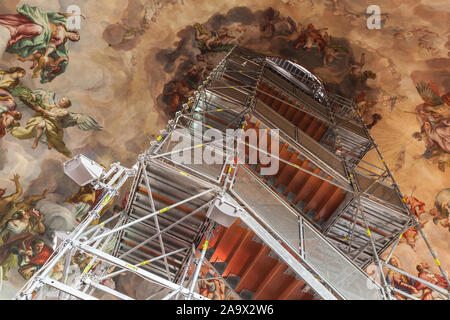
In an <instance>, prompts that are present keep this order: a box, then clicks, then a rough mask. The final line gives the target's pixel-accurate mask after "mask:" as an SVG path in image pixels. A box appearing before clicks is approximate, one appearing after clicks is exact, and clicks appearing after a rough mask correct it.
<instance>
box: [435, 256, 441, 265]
mask: <svg viewBox="0 0 450 320" xmlns="http://www.w3.org/2000/svg"><path fill="white" fill-rule="evenodd" d="M434 261H436V264H437V265H438V267H440V266H441V264H440V262H439V260H438V258H436V259H434Z"/></svg>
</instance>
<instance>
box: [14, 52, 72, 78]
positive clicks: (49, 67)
mask: <svg viewBox="0 0 450 320" xmlns="http://www.w3.org/2000/svg"><path fill="white" fill-rule="evenodd" d="M18 59H19V60H20V61H22V62H26V61H31V62H32V65H31V67H30V69H31V70H33V69H34V70H33V75H32V77H31V78H33V79H35V78H37V77H39V75H40V73H41V71H42V70H44V73H49V74H50V75H51V76H53V75H55V74H56V73H57V72H59V71H61V63H62V62H63V61H69V58H68V57H60V58H58V59H54V58H52V57H51V56H49V57H47V59H46V58H45V55H44V53H41V52H38V51H34V52H33V53H32V54H30V55H29V56H28V57H26V58H21V57H19V58H18Z"/></svg>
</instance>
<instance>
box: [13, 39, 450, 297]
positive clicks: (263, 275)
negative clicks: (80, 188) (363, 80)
mask: <svg viewBox="0 0 450 320" xmlns="http://www.w3.org/2000/svg"><path fill="white" fill-rule="evenodd" d="M358 116H359V115H358V114H357V112H355V108H354V106H353V104H352V103H351V101H349V100H347V99H345V98H342V97H339V96H337V95H334V96H332V95H330V94H327V93H326V90H325V87H324V85H323V84H322V83H321V81H320V80H319V79H318V78H317V77H315V76H314V75H312V74H311V73H309V72H308V71H307V70H306V69H304V68H303V67H301V66H299V65H298V64H296V63H292V62H290V61H287V60H283V59H281V58H273V57H265V56H263V55H261V54H258V53H255V52H252V51H250V50H248V49H245V48H241V47H235V48H233V49H232V50H231V51H230V52H229V53H228V54H227V55H226V56H224V58H223V60H222V61H221V62H220V63H219V64H218V65H217V66H216V68H215V69H214V70H213V71H212V72H211V73H210V75H209V76H208V78H207V79H206V80H205V81H204V82H203V84H202V85H201V86H200V87H199V88H198V90H197V91H196V92H195V93H194V95H193V96H192V97H190V98H189V100H188V101H187V103H186V104H184V105H183V110H181V111H179V112H177V113H176V117H175V119H173V120H171V121H169V123H168V125H167V128H166V129H164V130H163V131H162V132H161V135H160V136H159V137H158V138H157V140H156V141H154V142H153V143H152V144H151V146H150V148H149V149H148V150H147V151H146V152H145V153H144V154H142V155H141V156H139V158H138V161H137V163H136V165H135V166H134V167H133V168H132V169H125V168H123V167H121V166H120V165H119V164H117V165H115V168H116V169H114V170H118V172H120V174H121V175H124V176H123V178H121V179H119V177H118V176H117V177H115V176H114V170H110V171H109V172H108V173H105V174H104V175H102V176H101V177H100V178H99V179H98V181H97V182H96V183H95V187H96V188H100V189H103V190H104V198H103V200H102V201H100V202H99V203H98V204H97V206H96V207H95V208H94V210H93V211H92V212H91V213H90V214H89V215H88V216H87V217H86V219H85V220H84V221H83V222H82V223H81V224H80V225H79V226H78V227H77V229H76V230H74V231H73V232H72V233H71V234H70V235H67V236H65V237H64V239H60V244H59V246H58V247H57V248H55V253H54V255H53V257H52V259H51V260H49V262H48V263H47V264H46V265H45V266H44V267H43V268H41V269H40V270H39V271H38V272H37V273H36V274H35V275H34V276H33V277H32V278H31V279H30V281H29V282H28V283H27V284H26V285H25V287H24V288H23V289H22V290H20V291H19V293H18V294H17V296H16V298H17V299H91V298H101V297H103V295H104V294H109V295H112V296H114V297H115V298H118V299H136V298H137V297H136V296H133V295H132V294H131V293H130V292H125V291H123V290H122V291H120V290H118V289H117V290H116V289H114V288H111V287H109V286H107V285H106V282H105V281H106V280H108V279H112V278H116V277H122V276H123V275H124V274H127V275H132V276H137V277H140V278H141V279H142V280H143V281H145V282H148V287H147V288H148V297H147V299H152V298H158V299H205V297H204V296H202V295H201V294H200V293H201V292H202V291H201V283H202V281H207V280H208V279H216V278H218V279H221V280H223V282H224V284H225V285H226V286H227V287H228V288H229V290H230V291H231V292H232V293H233V294H234V295H235V297H236V298H237V299H298V300H304V299H331V300H333V299H374V300H378V299H391V298H394V297H393V294H392V293H393V292H396V290H397V289H396V288H392V287H391V286H390V285H389V284H388V283H386V280H385V277H384V274H383V272H384V271H383V270H384V268H386V267H388V268H391V267H392V266H390V264H389V260H390V257H391V255H392V252H391V253H390V255H389V258H388V259H386V260H384V261H383V260H381V258H380V256H381V254H382V253H383V252H385V251H386V250H387V249H388V248H389V247H391V246H393V248H394V249H395V247H396V245H397V243H398V240H399V236H400V235H401V234H402V233H403V232H404V231H405V230H406V229H407V228H409V227H410V226H413V225H416V224H417V221H415V219H414V216H413V215H411V214H410V212H409V209H408V207H407V206H406V205H405V203H404V202H403V201H402V196H401V194H400V192H399V190H398V187H397V185H396V184H395V181H394V180H393V178H392V175H391V174H390V172H389V169H388V168H387V166H386V165H385V163H384V159H383V158H382V157H381V154H380V161H381V165H379V164H371V163H368V162H366V161H364V160H363V157H364V155H365V154H366V153H367V152H378V153H379V151H378V148H377V147H376V144H375V143H374V141H373V139H372V138H371V137H370V135H369V133H368V132H367V129H366V128H365V126H364V124H363V122H362V121H361V119H360V118H359V117H358ZM230 130H233V131H230ZM255 130H257V132H258V133H259V134H258V135H257V136H254V139H253V141H252V137H251V133H252V132H255ZM247 139H248V140H247ZM247 141H249V142H247ZM205 154H208V155H209V156H210V157H209V158H208V159H209V160H211V159H219V160H220V161H209V160H208V159H205V158H204V155H205ZM269 160H270V161H269ZM271 161H272V162H271ZM273 161H275V162H276V163H278V169H277V170H275V171H274V172H271V173H266V172H267V170H266V169H269V168H270V166H271V164H272V163H273ZM117 174H118V173H117ZM130 176H132V177H134V181H133V184H132V187H131V190H130V197H129V200H128V203H127V207H126V208H125V210H124V211H123V212H121V213H120V214H118V215H116V216H112V217H111V218H108V219H107V220H104V221H102V222H101V223H100V224H99V225H96V226H92V225H91V222H92V221H95V219H98V218H99V212H100V211H101V209H102V208H103V207H104V206H105V205H106V204H107V203H108V202H109V201H112V199H113V197H114V196H116V195H117V193H118V190H119V189H120V187H121V186H122V185H123V183H124V182H125V180H126V178H128V177H130ZM111 177H113V178H112V179H111ZM114 177H115V178H114ZM111 181H112V182H111ZM117 181H119V182H117ZM111 225H112V226H111ZM106 226H110V227H106ZM80 253H81V254H85V255H87V256H88V258H89V263H88V265H87V266H86V267H84V269H83V270H82V272H80V273H79V274H77V273H76V272H73V271H71V270H72V269H73V268H72V269H71V261H72V259H71V258H72V257H73V256H75V255H77V254H80ZM432 254H433V255H434V252H432ZM61 262H64V272H63V277H62V278H56V279H55V277H53V276H52V274H53V273H52V271H53V270H54V268H55V266H56V265H57V264H58V263H61ZM371 263H374V264H375V265H376V266H377V267H378V269H379V271H380V276H379V277H378V278H377V279H375V280H374V279H372V278H371V277H369V275H368V274H367V273H366V272H365V271H364V268H365V267H367V266H368V265H369V264H371ZM428 285H430V288H432V290H436V291H438V292H440V293H441V294H443V295H445V296H448V291H446V290H444V289H442V288H440V287H436V286H433V285H432V284H428ZM397 291H398V290H397Z"/></svg>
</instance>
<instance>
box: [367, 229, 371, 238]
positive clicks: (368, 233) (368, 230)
mask: <svg viewBox="0 0 450 320" xmlns="http://www.w3.org/2000/svg"><path fill="white" fill-rule="evenodd" d="M367 235H368V236H369V237H370V235H371V233H370V229H367Z"/></svg>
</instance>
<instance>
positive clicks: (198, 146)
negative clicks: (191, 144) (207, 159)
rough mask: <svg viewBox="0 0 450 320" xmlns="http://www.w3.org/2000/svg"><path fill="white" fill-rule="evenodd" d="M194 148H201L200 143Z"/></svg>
mask: <svg viewBox="0 0 450 320" xmlns="http://www.w3.org/2000/svg"><path fill="white" fill-rule="evenodd" d="M195 147H196V148H201V147H203V143H200V144H198V145H196V146H195Z"/></svg>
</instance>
